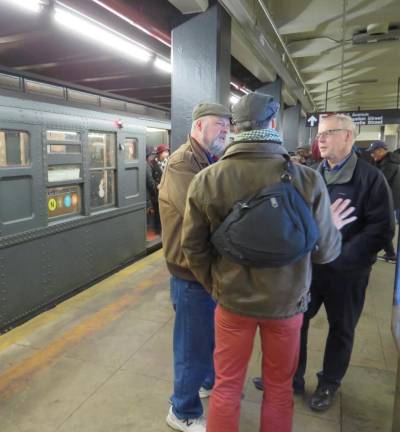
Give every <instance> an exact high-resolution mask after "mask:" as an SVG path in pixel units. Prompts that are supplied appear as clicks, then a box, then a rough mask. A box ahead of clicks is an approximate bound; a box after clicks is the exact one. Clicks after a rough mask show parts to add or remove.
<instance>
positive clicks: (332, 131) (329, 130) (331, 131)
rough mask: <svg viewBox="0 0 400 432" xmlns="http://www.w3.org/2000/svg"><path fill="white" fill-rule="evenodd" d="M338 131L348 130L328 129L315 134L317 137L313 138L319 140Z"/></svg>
mask: <svg viewBox="0 0 400 432" xmlns="http://www.w3.org/2000/svg"><path fill="white" fill-rule="evenodd" d="M340 131H348V129H328V130H326V131H323V132H319V133H317V135H315V138H316V139H317V140H319V139H320V138H326V137H328V136H331V135H333V134H334V133H336V132H340Z"/></svg>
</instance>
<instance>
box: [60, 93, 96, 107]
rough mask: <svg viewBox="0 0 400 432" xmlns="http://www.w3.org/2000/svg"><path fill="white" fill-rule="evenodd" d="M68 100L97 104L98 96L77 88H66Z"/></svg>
mask: <svg viewBox="0 0 400 432" xmlns="http://www.w3.org/2000/svg"><path fill="white" fill-rule="evenodd" d="M67 94H68V100H70V101H71V102H79V103H84V104H90V105H99V96H97V95H95V94H91V93H84V92H81V91H78V90H71V89H67Z"/></svg>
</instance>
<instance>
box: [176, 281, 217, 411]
mask: <svg viewBox="0 0 400 432" xmlns="http://www.w3.org/2000/svg"><path fill="white" fill-rule="evenodd" d="M171 300H172V304H173V306H174V309H175V325H174V340H173V349H174V374H175V376H174V394H173V395H172V397H171V401H172V407H173V412H174V414H175V415H176V416H177V417H178V418H179V419H188V418H197V417H200V416H201V415H202V414H203V406H202V404H201V401H200V398H199V389H200V387H201V386H203V387H205V388H207V389H210V388H212V386H213V385H214V379H215V375H214V364H213V351H214V310H215V302H214V300H213V299H212V298H211V296H210V294H209V293H208V292H207V291H206V290H205V289H204V288H203V287H202V285H200V284H199V283H197V282H191V281H187V280H183V279H179V278H177V277H175V276H172V277H171Z"/></svg>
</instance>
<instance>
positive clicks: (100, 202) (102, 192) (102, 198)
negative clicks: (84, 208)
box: [90, 170, 115, 208]
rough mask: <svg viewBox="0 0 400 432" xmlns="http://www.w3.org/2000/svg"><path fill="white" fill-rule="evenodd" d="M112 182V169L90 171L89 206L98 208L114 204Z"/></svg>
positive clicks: (113, 176)
mask: <svg viewBox="0 0 400 432" xmlns="http://www.w3.org/2000/svg"><path fill="white" fill-rule="evenodd" d="M114 184H115V175H114V171H112V170H101V171H97V170H96V171H92V172H91V173H90V206H91V207H92V208H99V207H106V206H107V207H108V206H111V205H114V204H115V193H114V189H115V188H114Z"/></svg>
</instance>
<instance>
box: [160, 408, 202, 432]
mask: <svg viewBox="0 0 400 432" xmlns="http://www.w3.org/2000/svg"><path fill="white" fill-rule="evenodd" d="M166 422H167V425H168V426H169V427H170V428H172V429H175V430H177V431H181V432H206V420H205V418H204V417H203V416H201V417H199V418H194V419H184V420H181V419H178V417H177V416H176V415H175V414H174V413H173V411H172V407H170V409H169V412H168V415H167V418H166Z"/></svg>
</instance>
